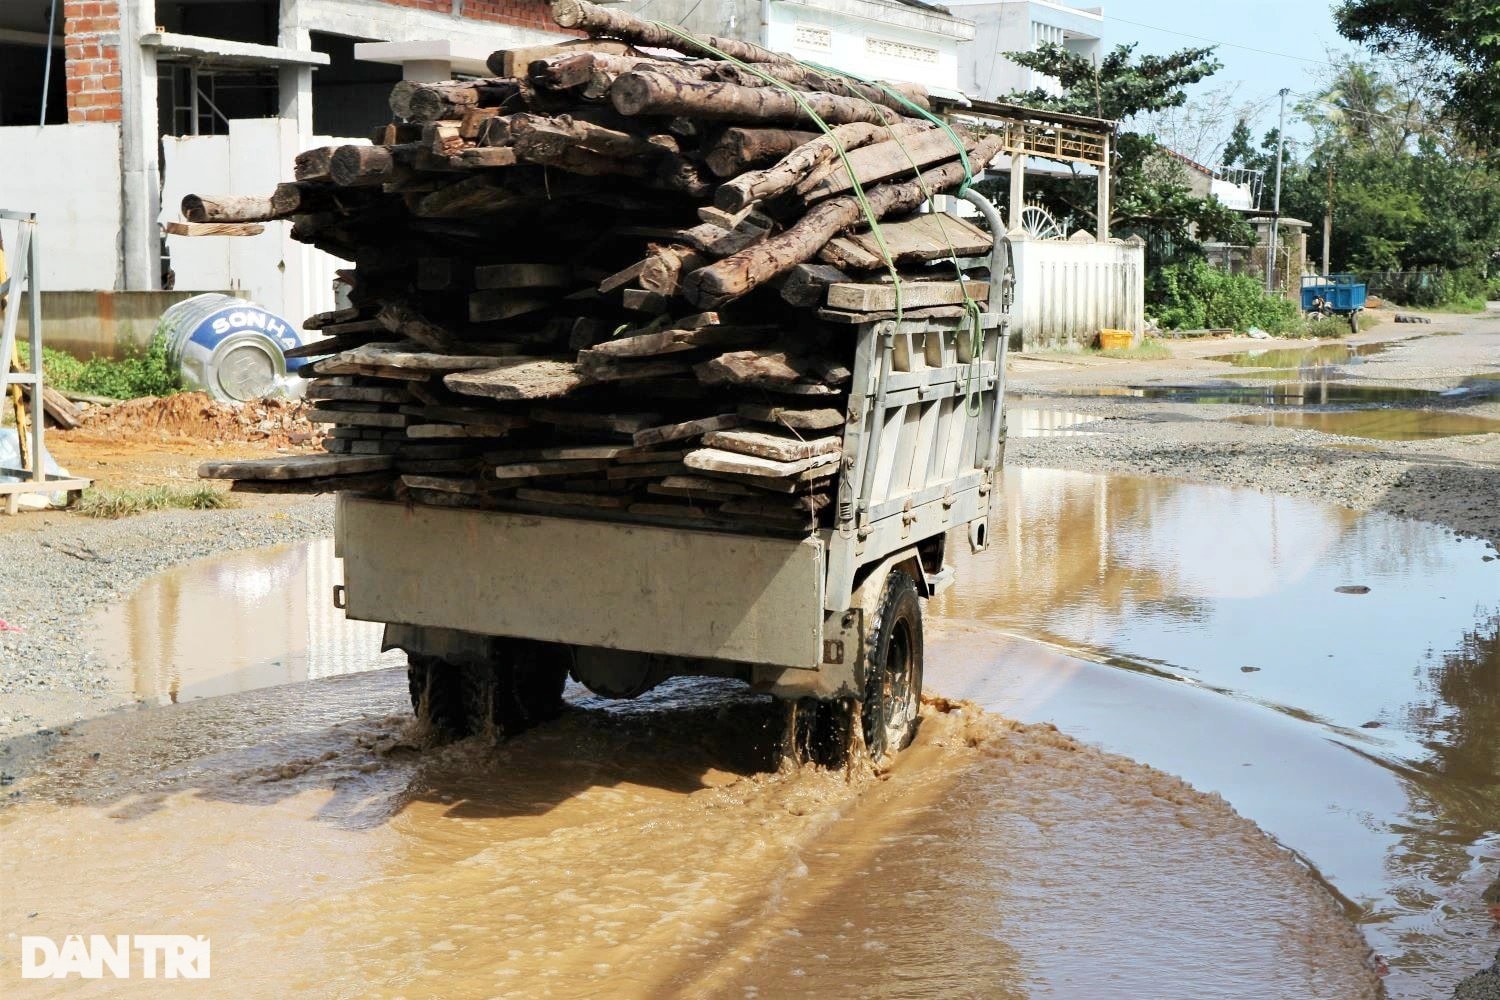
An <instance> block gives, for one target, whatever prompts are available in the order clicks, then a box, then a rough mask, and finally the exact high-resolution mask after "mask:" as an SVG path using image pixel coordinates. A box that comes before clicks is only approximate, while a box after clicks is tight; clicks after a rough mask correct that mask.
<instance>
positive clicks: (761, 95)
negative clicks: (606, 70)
mask: <svg viewBox="0 0 1500 1000" xmlns="http://www.w3.org/2000/svg"><path fill="white" fill-rule="evenodd" d="M801 98H802V101H801V102H799V101H798V100H797V99H796V98H794V97H793V96H792V95H791V94H789V93H787V92H786V91H784V90H777V89H773V88H771V87H742V86H740V85H739V84H735V83H712V82H707V81H703V82H698V81H688V80H680V79H675V78H673V77H670V76H667V75H666V74H664V73H656V72H651V71H643V70H632V71H631V72H629V73H625V74H622V75H621V76H619V77H617V78H616V79H615V82H614V85H613V86H611V87H610V88H609V101H610V104H612V105H613V106H614V109H615V110H616V111H618V112H619V113H620V114H622V115H629V116H632V117H633V116H636V115H683V116H687V117H692V118H695V119H725V118H727V119H732V120H735V121H751V122H765V123H766V124H774V123H778V122H782V123H786V124H795V123H798V122H802V123H811V119H810V118H809V117H808V115H807V112H806V111H804V110H803V102H805V104H806V106H807V107H808V108H810V109H811V110H812V111H813V112H814V113H815V114H817V115H818V116H819V117H821V118H822V119H823V120H824V121H825V122H827V123H828V124H830V125H842V124H846V123H848V122H874V123H875V124H877V125H884V124H890V123H893V122H896V121H899V120H900V119H901V116H900V115H899V114H898V113H897V112H895V111H892V110H891V109H890V108H886V107H882V106H880V105H878V104H871V103H869V102H868V101H865V100H863V99H860V98H854V97H836V96H835V95H833V94H823V93H816V92H809V93H804V94H802V95H801Z"/></svg>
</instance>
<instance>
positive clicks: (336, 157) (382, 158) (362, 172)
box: [328, 146, 414, 187]
mask: <svg viewBox="0 0 1500 1000" xmlns="http://www.w3.org/2000/svg"><path fill="white" fill-rule="evenodd" d="M413 150H414V147H412V146H340V147H339V148H338V149H336V150H334V153H333V157H332V158H331V159H330V160H329V164H328V178H329V180H331V181H333V183H335V184H337V185H338V186H339V187H366V186H370V185H379V184H384V183H385V182H386V181H389V180H391V179H393V178H394V177H395V176H396V170H397V168H398V167H399V166H400V164H399V163H398V162H397V157H398V156H399V155H401V153H402V152H408V153H409V152H411V151H413Z"/></svg>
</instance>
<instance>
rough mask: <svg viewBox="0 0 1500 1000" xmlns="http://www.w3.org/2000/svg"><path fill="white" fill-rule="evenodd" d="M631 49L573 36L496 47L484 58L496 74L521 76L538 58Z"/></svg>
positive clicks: (627, 50) (617, 54) (621, 45)
mask: <svg viewBox="0 0 1500 1000" xmlns="http://www.w3.org/2000/svg"><path fill="white" fill-rule="evenodd" d="M630 51H631V47H630V46H629V45H627V44H626V43H625V42H615V41H606V40H604V39H599V38H574V39H570V40H569V41H566V42H557V43H555V44H550V45H528V46H524V47H522V48H515V49H498V50H496V51H494V52H491V53H490V57H489V59H488V60H486V65H487V66H488V67H489V71H490V72H491V73H493V74H495V75H496V76H521V75H522V74H524V73H525V72H526V71H527V69H528V68H529V67H530V66H531V64H532V63H534V62H536V61H537V60H538V59H547V58H550V57H552V56H560V55H573V54H577V53H579V52H602V53H604V54H606V55H616V56H623V55H626V54H627V53H629V52H630Z"/></svg>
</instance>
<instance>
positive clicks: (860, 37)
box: [765, 3, 958, 90]
mask: <svg viewBox="0 0 1500 1000" xmlns="http://www.w3.org/2000/svg"><path fill="white" fill-rule="evenodd" d="M765 44H766V47H767V48H769V49H771V50H773V51H776V52H786V53H788V54H790V55H793V56H796V57H797V58H798V59H803V60H806V61H808V62H814V63H821V64H823V65H825V66H832V67H834V68H836V69H841V70H846V71H848V72H851V73H857V74H859V75H860V76H864V77H869V78H872V79H876V80H891V81H900V82H908V83H920V84H922V85H924V86H927V87H943V88H946V89H948V90H956V89H958V39H957V38H955V37H951V36H945V35H941V34H937V33H935V32H929V31H922V30H919V29H915V28H910V27H907V26H905V25H902V24H898V23H894V22H893V21H879V20H869V19H865V18H861V17H856V16H853V15H851V14H850V13H849V12H847V11H837V10H825V9H821V8H817V7H809V6H803V5H801V4H791V3H773V4H771V18H770V24H769V26H768V27H767V32H766V43H765Z"/></svg>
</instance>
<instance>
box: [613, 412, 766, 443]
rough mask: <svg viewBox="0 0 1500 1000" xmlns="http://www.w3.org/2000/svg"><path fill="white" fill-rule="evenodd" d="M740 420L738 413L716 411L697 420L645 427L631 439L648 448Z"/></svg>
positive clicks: (682, 439)
mask: <svg viewBox="0 0 1500 1000" xmlns="http://www.w3.org/2000/svg"><path fill="white" fill-rule="evenodd" d="M739 422H740V418H739V415H738V414H734V413H716V414H714V415H713V416H711V417H699V418H698V419H697V420H684V421H681V422H680V423H675V424H664V425H662V426H660V427H644V428H642V429H641V430H638V431H636V432H635V434H634V435H633V436H632V437H631V441H632V442H633V443H634V444H635V445H636V446H637V447H640V448H648V447H650V446H652V445H658V444H665V443H666V442H668V441H685V440H687V439H688V438H695V437H699V436H701V435H703V434H707V433H709V432H710V431H720V430H726V429H728V428H730V427H734V426H737V425H738V424H739Z"/></svg>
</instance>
